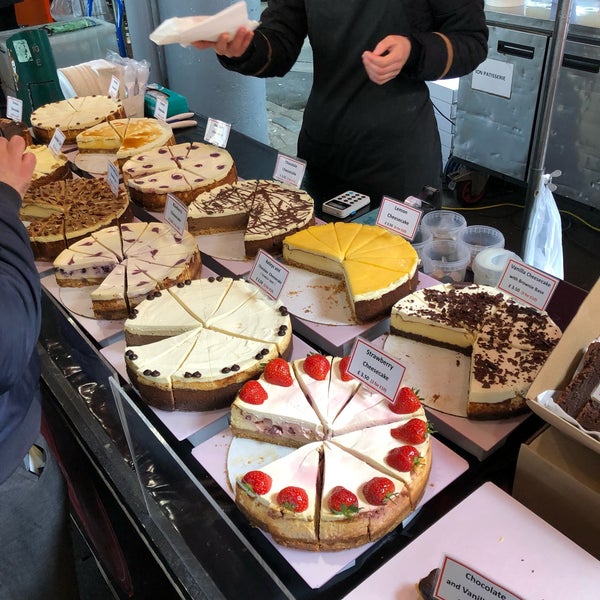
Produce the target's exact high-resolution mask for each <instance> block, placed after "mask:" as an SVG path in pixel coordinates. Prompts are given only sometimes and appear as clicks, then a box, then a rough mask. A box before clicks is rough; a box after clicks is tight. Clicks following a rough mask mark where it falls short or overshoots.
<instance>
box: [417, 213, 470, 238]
mask: <svg viewBox="0 0 600 600" xmlns="http://www.w3.org/2000/svg"><path fill="white" fill-rule="evenodd" d="M466 226H467V221H466V219H465V218H464V217H463V216H462V215H461V214H459V213H457V212H453V211H451V210H432V211H431V212H428V213H425V214H424V215H423V216H422V217H421V227H422V228H423V229H428V230H429V231H430V232H431V235H432V236H433V239H434V240H457V239H458V234H459V232H460V230H461V229H464V228H465V227H466Z"/></svg>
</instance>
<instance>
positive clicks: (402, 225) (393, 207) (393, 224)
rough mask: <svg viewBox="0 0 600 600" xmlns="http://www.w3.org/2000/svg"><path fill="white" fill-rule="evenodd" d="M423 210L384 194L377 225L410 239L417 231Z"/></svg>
mask: <svg viewBox="0 0 600 600" xmlns="http://www.w3.org/2000/svg"><path fill="white" fill-rule="evenodd" d="M422 214H423V211H421V210H419V209H418V208H414V207H413V206H410V205H408V204H405V203H404V202H398V200H394V199H393V198H388V197H387V196H384V197H383V198H382V200H381V206H380V208H379V213H378V214H377V221H376V223H377V225H380V226H381V227H385V229H389V230H390V231H393V232H394V233H399V234H400V235H401V236H402V237H405V238H406V239H408V240H412V239H413V238H414V237H415V234H416V232H417V227H418V226H419V221H420V220H421V215H422Z"/></svg>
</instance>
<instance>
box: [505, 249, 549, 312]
mask: <svg viewBox="0 0 600 600" xmlns="http://www.w3.org/2000/svg"><path fill="white" fill-rule="evenodd" d="M557 285H558V279H557V278H556V277H552V276H551V275H548V274H547V273H544V272H543V271H540V270H539V269H536V268H535V267H532V266H531V265H528V264H526V263H524V262H521V261H518V260H514V259H513V258H511V259H509V261H508V263H507V264H506V267H505V269H504V272H503V273H502V275H501V277H500V281H499V282H498V288H499V289H501V290H502V291H503V292H507V293H509V294H510V295H511V296H513V297H514V298H516V299H517V300H521V301H522V302H525V304H529V305H530V306H533V307H535V308H537V309H539V310H545V309H546V306H548V302H550V299H551V298H552V294H554V291H555V290H556V286H557Z"/></svg>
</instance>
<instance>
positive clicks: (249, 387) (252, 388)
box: [239, 380, 268, 404]
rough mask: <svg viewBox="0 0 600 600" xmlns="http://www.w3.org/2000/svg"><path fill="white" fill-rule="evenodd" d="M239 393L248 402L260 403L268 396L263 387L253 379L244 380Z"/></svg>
mask: <svg viewBox="0 0 600 600" xmlns="http://www.w3.org/2000/svg"><path fill="white" fill-rule="evenodd" d="M239 395H240V399H242V400H243V401H244V402H247V403H248V404H262V403H263V402H264V401H265V400H266V399H267V398H268V395H267V392H266V390H265V388H264V387H263V386H262V385H260V383H259V382H258V381H254V380H251V381H246V383H245V384H244V385H243V386H242V389H241V390H240V394H239Z"/></svg>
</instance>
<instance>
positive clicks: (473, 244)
mask: <svg viewBox="0 0 600 600" xmlns="http://www.w3.org/2000/svg"><path fill="white" fill-rule="evenodd" d="M458 239H459V240H460V241H461V242H463V243H464V244H466V245H467V247H468V248H469V251H470V252H471V259H470V260H469V264H468V265H467V268H468V269H472V268H473V261H474V260H475V257H476V256H477V255H478V254H479V252H481V251H482V250H485V249H486V248H504V236H503V235H502V232H501V231H499V230H498V229H496V228H494V227H488V226H487V225H469V226H468V227H465V228H464V229H461V231H460V233H459V234H458Z"/></svg>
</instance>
